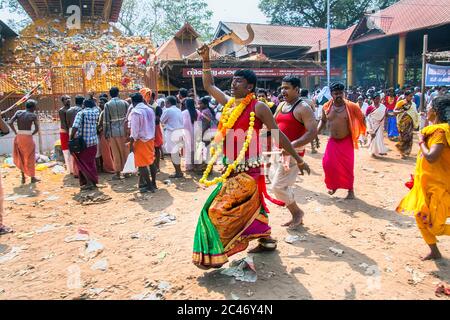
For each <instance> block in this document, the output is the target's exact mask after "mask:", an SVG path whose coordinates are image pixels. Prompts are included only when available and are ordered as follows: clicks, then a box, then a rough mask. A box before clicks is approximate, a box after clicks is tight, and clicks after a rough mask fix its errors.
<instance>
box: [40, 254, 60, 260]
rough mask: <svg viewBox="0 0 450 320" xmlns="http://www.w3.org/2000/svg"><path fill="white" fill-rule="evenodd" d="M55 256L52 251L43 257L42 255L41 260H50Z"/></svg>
mask: <svg viewBox="0 0 450 320" xmlns="http://www.w3.org/2000/svg"><path fill="white" fill-rule="evenodd" d="M55 256H56V254H55V253H54V252H52V253H50V254H48V255H46V256H45V257H42V258H41V261H45V260H50V259H51V258H53V257H55Z"/></svg>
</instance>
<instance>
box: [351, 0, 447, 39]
mask: <svg viewBox="0 0 450 320" xmlns="http://www.w3.org/2000/svg"><path fill="white" fill-rule="evenodd" d="M368 19H369V20H372V21H373V22H375V23H376V24H377V25H378V32H374V31H372V30H371V29H369V28H367V24H368ZM369 22H370V21H369ZM372 24H373V23H372ZM445 24H450V0H401V1H399V2H397V3H395V4H393V5H392V6H390V7H388V8H386V9H384V10H381V11H380V12H379V13H378V14H375V15H373V16H370V17H364V18H363V19H362V20H361V21H360V22H359V24H358V26H357V28H356V30H355V33H354V34H353V35H352V36H351V38H350V41H349V43H351V44H355V43H359V42H365V41H369V40H373V39H377V38H382V37H387V36H393V35H398V34H402V33H406V32H411V31H416V30H421V29H427V28H431V27H436V26H440V25H445Z"/></svg>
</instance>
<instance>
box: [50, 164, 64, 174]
mask: <svg viewBox="0 0 450 320" xmlns="http://www.w3.org/2000/svg"><path fill="white" fill-rule="evenodd" d="M52 172H53V173H54V174H65V173H66V169H65V168H64V167H63V166H60V165H56V166H54V167H53V168H52Z"/></svg>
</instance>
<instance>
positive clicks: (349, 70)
mask: <svg viewBox="0 0 450 320" xmlns="http://www.w3.org/2000/svg"><path fill="white" fill-rule="evenodd" d="M350 86H353V47H352V46H348V47H347V88H350Z"/></svg>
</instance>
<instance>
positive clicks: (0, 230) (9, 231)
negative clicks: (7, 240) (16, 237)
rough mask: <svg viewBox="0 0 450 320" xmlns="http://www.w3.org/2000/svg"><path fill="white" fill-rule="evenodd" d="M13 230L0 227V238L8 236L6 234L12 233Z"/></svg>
mask: <svg viewBox="0 0 450 320" xmlns="http://www.w3.org/2000/svg"><path fill="white" fill-rule="evenodd" d="M13 232H14V231H13V229H12V228H10V227H7V226H1V227H0V236H2V235H5V234H8V233H13Z"/></svg>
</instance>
